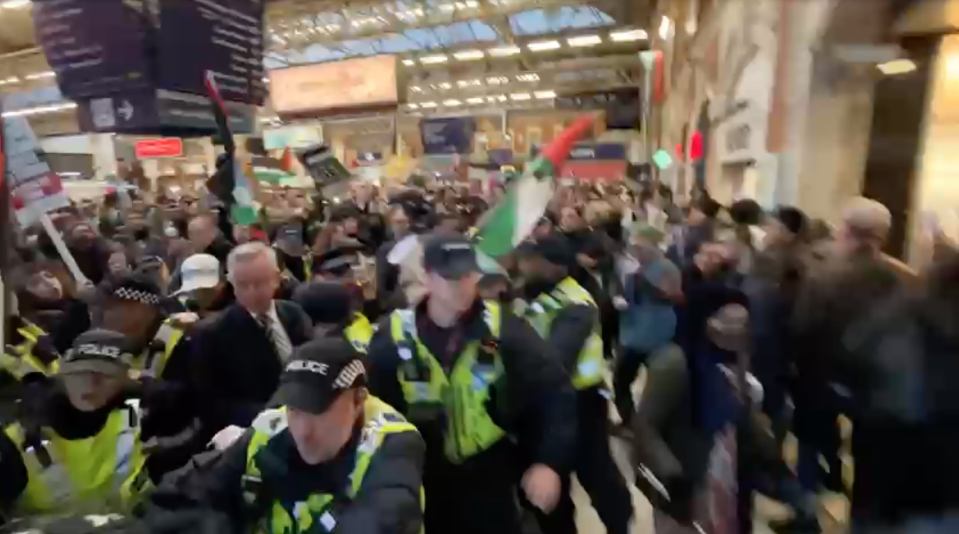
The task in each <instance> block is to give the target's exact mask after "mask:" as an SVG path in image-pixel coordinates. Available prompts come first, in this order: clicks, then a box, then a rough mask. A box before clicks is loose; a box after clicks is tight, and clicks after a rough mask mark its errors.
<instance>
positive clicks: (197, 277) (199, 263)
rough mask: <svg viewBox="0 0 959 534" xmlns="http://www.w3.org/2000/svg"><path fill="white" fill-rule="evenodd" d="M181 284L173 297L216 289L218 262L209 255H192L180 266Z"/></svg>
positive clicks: (218, 274) (218, 275) (218, 271)
mask: <svg viewBox="0 0 959 534" xmlns="http://www.w3.org/2000/svg"><path fill="white" fill-rule="evenodd" d="M180 277H181V280H182V283H181V284H180V289H178V290H177V291H176V293H174V295H180V294H182V293H189V292H190V291H196V290H197V289H205V288H211V287H216V286H217V284H219V283H220V260H218V259H216V258H215V257H213V256H211V255H209V254H194V255H192V256H190V257H189V258H187V259H186V260H184V261H183V264H182V265H181V266H180Z"/></svg>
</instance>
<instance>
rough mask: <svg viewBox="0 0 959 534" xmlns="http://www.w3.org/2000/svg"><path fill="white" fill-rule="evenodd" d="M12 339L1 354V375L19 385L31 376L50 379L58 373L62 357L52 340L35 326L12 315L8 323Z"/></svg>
mask: <svg viewBox="0 0 959 534" xmlns="http://www.w3.org/2000/svg"><path fill="white" fill-rule="evenodd" d="M8 321H9V323H8V326H9V327H10V328H9V330H10V331H11V333H12V334H13V339H12V340H11V342H10V343H7V345H6V347H4V349H3V353H2V354H0V372H4V373H6V374H8V375H9V376H10V377H12V378H13V379H14V380H16V381H17V382H22V381H24V380H27V379H29V377H30V376H31V375H41V376H50V375H52V374H53V373H55V372H56V371H57V366H58V359H59V354H58V353H57V351H56V348H55V347H54V346H53V341H52V340H51V339H50V336H49V335H48V334H47V333H46V331H44V330H43V328H40V326H39V325H37V324H36V323H34V322H31V321H29V320H27V319H26V318H24V317H20V316H17V315H13V316H11V317H10V318H9V319H8Z"/></svg>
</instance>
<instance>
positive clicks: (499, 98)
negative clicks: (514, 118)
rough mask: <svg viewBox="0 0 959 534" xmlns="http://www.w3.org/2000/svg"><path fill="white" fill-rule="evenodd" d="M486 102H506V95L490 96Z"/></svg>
mask: <svg viewBox="0 0 959 534" xmlns="http://www.w3.org/2000/svg"><path fill="white" fill-rule="evenodd" d="M486 101H487V102H489V103H491V104H492V103H494V102H506V95H490V96H488V97H486Z"/></svg>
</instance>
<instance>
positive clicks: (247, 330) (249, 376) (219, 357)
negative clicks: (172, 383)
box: [192, 300, 312, 435]
mask: <svg viewBox="0 0 959 534" xmlns="http://www.w3.org/2000/svg"><path fill="white" fill-rule="evenodd" d="M275 302H276V313H277V316H279V318H280V322H281V323H282V324H283V328H284V329H285V330H286V333H287V335H288V336H289V338H290V342H291V343H292V344H293V346H294V347H295V346H298V345H301V344H302V343H304V342H306V341H307V340H308V339H309V338H310V336H311V331H312V324H311V323H310V318H309V317H308V316H307V315H306V312H304V311H303V309H302V308H300V306H299V305H297V304H295V303H292V302H287V301H282V300H277V301H275ZM192 338H193V357H192V365H193V373H192V375H193V379H194V380H195V383H194V386H193V388H192V389H193V390H194V391H195V392H196V394H197V396H198V402H199V407H200V414H201V415H200V416H201V419H202V420H203V424H204V428H205V430H206V431H207V433H209V434H211V435H212V433H215V432H217V431H218V430H220V429H221V428H223V427H225V426H229V425H231V424H232V425H237V426H248V425H249V424H250V422H251V421H252V420H253V418H254V417H255V416H256V414H258V413H260V411H262V410H263V408H264V405H265V404H266V403H267V402H268V401H269V400H270V397H271V396H273V392H274V391H275V390H276V387H277V385H278V384H279V379H280V371H282V363H281V362H280V358H279V356H277V354H276V350H275V349H274V348H273V345H272V343H270V340H269V338H267V334H266V332H264V331H263V328H262V327H261V326H260V325H259V323H257V322H256V320H255V319H254V318H253V316H252V315H250V312H248V311H247V310H246V309H245V308H243V307H242V306H240V305H239V304H234V305H232V306H230V307H229V308H227V309H226V310H224V311H223V313H221V314H219V315H217V316H216V317H214V318H213V319H212V321H210V322H205V323H201V324H199V325H197V326H196V329H195V331H194V333H193V336H192Z"/></svg>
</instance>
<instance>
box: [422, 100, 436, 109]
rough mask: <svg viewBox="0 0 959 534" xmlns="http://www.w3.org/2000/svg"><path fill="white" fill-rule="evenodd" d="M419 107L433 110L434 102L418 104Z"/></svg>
mask: <svg viewBox="0 0 959 534" xmlns="http://www.w3.org/2000/svg"><path fill="white" fill-rule="evenodd" d="M420 107H421V108H423V109H428V108H435V107H436V102H420Z"/></svg>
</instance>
